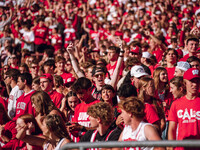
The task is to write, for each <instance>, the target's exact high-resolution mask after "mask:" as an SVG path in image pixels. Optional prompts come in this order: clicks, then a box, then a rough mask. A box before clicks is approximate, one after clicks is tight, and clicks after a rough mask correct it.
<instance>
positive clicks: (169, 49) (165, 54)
mask: <svg viewBox="0 0 200 150" xmlns="http://www.w3.org/2000/svg"><path fill="white" fill-rule="evenodd" d="M170 51H173V52H174V54H175V55H176V59H177V60H178V52H177V51H176V50H175V49H174V48H168V49H167V50H166V51H165V53H164V56H163V57H164V59H165V58H166V56H167V54H168V53H169V52H170ZM177 60H176V61H177Z"/></svg>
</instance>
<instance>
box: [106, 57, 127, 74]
mask: <svg viewBox="0 0 200 150" xmlns="http://www.w3.org/2000/svg"><path fill="white" fill-rule="evenodd" d="M116 66H117V61H116V62H115V64H114V65H113V66H111V64H108V65H107V66H106V68H107V70H108V72H109V73H110V78H112V76H113V73H114V70H115V68H116ZM123 69H124V62H122V65H121V68H120V72H119V76H122V73H123Z"/></svg>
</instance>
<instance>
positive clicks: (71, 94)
mask: <svg viewBox="0 0 200 150" xmlns="http://www.w3.org/2000/svg"><path fill="white" fill-rule="evenodd" d="M72 96H75V97H77V95H76V93H75V92H73V91H69V92H68V93H67V95H66V99H67V101H66V107H67V110H71V108H70V107H69V104H68V98H69V97H72ZM77 98H78V97H77ZM79 102H81V101H80V100H79Z"/></svg>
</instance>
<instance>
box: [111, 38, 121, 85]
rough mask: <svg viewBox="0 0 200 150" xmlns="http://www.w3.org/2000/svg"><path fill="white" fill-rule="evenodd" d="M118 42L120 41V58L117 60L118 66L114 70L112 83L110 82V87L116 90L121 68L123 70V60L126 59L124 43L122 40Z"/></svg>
mask: <svg viewBox="0 0 200 150" xmlns="http://www.w3.org/2000/svg"><path fill="white" fill-rule="evenodd" d="M117 40H118V41H117V42H118V44H119V47H120V54H119V57H118V59H117V65H116V68H115V70H114V73H113V76H112V79H111V82H110V85H112V87H113V88H114V89H116V86H117V82H118V77H119V72H120V68H121V65H122V62H123V58H124V50H123V49H122V41H121V40H120V39H117Z"/></svg>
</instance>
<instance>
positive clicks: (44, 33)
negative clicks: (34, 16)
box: [33, 25, 48, 45]
mask: <svg viewBox="0 0 200 150" xmlns="http://www.w3.org/2000/svg"><path fill="white" fill-rule="evenodd" d="M33 31H34V34H35V41H34V43H35V44H36V45H40V44H46V41H45V40H46V39H48V28H47V27H45V26H42V27H39V26H38V25H37V26H36V27H35V28H34V29H33Z"/></svg>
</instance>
